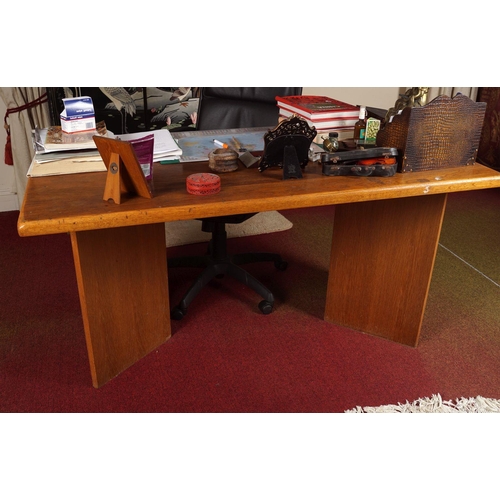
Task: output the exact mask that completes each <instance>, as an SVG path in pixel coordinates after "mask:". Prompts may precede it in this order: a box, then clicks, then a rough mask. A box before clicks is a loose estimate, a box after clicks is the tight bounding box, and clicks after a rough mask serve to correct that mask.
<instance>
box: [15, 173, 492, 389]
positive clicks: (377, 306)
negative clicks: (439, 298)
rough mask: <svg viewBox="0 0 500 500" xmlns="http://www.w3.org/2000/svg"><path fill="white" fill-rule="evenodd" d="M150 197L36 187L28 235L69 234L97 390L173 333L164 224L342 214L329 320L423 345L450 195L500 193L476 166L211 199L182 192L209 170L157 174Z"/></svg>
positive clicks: (70, 182) (291, 184) (267, 176)
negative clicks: (112, 197) (250, 215)
mask: <svg viewBox="0 0 500 500" xmlns="http://www.w3.org/2000/svg"><path fill="white" fill-rule="evenodd" d="M155 167H156V169H155V174H154V182H155V197H154V198H153V199H144V198H131V199H129V200H127V201H125V202H124V203H122V204H120V205H115V204H113V203H109V202H104V201H103V200H102V195H103V191H104V185H105V176H106V174H105V173H86V174H73V175H65V176H53V177H39V178H30V179H29V182H28V186H27V189H26V195H25V198H24V202H23V206H22V208H21V213H20V216H19V222H18V231H19V234H20V235H21V236H36V235H47V234H55V233H65V232H69V233H70V235H71V242H72V248H73V254H74V261H75V270H76V277H77V281H78V288H79V294H80V302H81V308H82V315H83V322H84V327H85V335H86V341H87V348H88V354H89V360H90V367H91V373H92V381H93V384H94V386H95V387H100V386H101V385H103V384H104V383H106V382H107V381H108V380H110V379H111V378H113V377H115V376H116V375H118V374H119V373H120V372H121V371H123V370H124V369H126V368H127V367H129V366H131V365H132V364H133V363H135V362H136V361H137V360H139V359H140V358H141V357H143V356H144V355H146V354H147V353H149V352H150V351H152V350H153V349H155V348H156V347H158V346H159V345H160V344H162V343H163V342H165V341H166V340H167V339H168V338H169V337H170V334H171V330H170V316H169V311H170V305H169V297H168V281H167V280H168V278H167V276H168V275H167V259H166V257H167V256H166V253H167V251H166V244H165V231H164V224H163V223H164V222H166V221H174V220H187V219H196V218H201V217H210V216H217V215H229V214H239V213H246V212H262V211H269V210H284V209H293V208H303V207H314V206H324V205H337V207H336V210H335V219H334V228H333V239H332V252H331V261H330V272H329V280H328V289H327V298H326V306H325V320H327V321H330V322H333V323H337V324H341V325H344V326H348V327H350V328H353V329H355V330H360V331H363V332H366V333H370V334H373V335H378V336H380V337H384V338H386V339H390V340H393V341H396V342H400V343H403V344H406V345H410V346H416V345H417V342H418V337H419V332H420V326H421V323H422V317H423V313H424V309H425V304H426V300H427V293H428V289H429V284H430V280H431V275H432V269H433V266H434V259H435V256H436V251H437V245H438V240H439V234H440V231H441V223H442V220H443V215H444V210H445V205H446V196H447V193H450V192H454V191H467V190H476V189H485V188H492V187H500V172H496V171H495V170H492V169H490V168H487V167H484V166H482V165H479V164H474V165H472V166H467V167H458V168H449V169H445V170H439V171H436V170H431V171H425V172H415V173H405V174H396V175H395V176H394V177H389V178H380V177H373V178H370V177H368V178H361V177H326V176H324V175H322V173H321V166H320V165H319V164H310V165H308V167H307V168H306V170H305V173H304V178H303V179H300V180H297V179H291V180H288V181H282V180H281V175H282V171H281V170H279V169H268V170H267V171H265V172H263V173H262V174H261V173H259V172H258V171H257V170H255V169H241V168H240V169H239V170H238V171H236V172H233V173H229V174H223V175H222V176H221V177H222V190H221V192H220V193H219V194H216V195H213V196H201V197H199V196H193V195H189V194H188V193H187V192H186V188H185V179H186V177H187V176H188V175H190V174H192V173H196V172H202V171H208V167H207V164H206V163H187V164H177V165H175V164H174V165H156V166H155Z"/></svg>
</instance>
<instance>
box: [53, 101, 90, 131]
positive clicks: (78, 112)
mask: <svg viewBox="0 0 500 500" xmlns="http://www.w3.org/2000/svg"><path fill="white" fill-rule="evenodd" d="M62 101H63V104H64V109H63V110H62V113H61V115H60V116H61V129H62V131H63V132H66V133H67V134H74V133H76V132H93V131H95V130H96V125H95V113H94V104H93V102H92V99H91V98H90V97H86V96H85V97H68V98H65V99H63V100H62Z"/></svg>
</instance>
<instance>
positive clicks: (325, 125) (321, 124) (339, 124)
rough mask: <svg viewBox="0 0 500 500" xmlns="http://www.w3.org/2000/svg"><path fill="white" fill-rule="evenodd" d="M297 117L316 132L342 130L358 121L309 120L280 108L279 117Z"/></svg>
mask: <svg viewBox="0 0 500 500" xmlns="http://www.w3.org/2000/svg"><path fill="white" fill-rule="evenodd" d="M293 115H297V116H300V117H301V118H303V119H304V120H305V121H306V122H307V123H308V124H309V126H310V127H316V129H317V130H324V129H330V128H344V127H353V128H354V125H355V123H356V122H357V121H358V118H338V117H335V118H315V119H309V118H307V117H305V116H303V115H301V114H300V113H296V112H294V111H289V110H287V109H283V108H280V116H282V117H283V118H289V117H290V116H293Z"/></svg>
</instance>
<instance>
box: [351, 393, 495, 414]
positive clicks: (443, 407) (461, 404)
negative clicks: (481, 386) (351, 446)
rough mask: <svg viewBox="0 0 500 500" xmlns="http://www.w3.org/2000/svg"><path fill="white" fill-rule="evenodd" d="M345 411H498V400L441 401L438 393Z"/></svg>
mask: <svg viewBox="0 0 500 500" xmlns="http://www.w3.org/2000/svg"><path fill="white" fill-rule="evenodd" d="M345 413H500V400H498V399H489V398H483V397H482V396H477V397H476V398H460V399H456V400H455V401H443V399H442V398H441V395H440V394H434V395H433V396H432V397H430V398H421V399H417V400H416V401H414V402H413V403H409V402H408V401H407V402H406V403H398V404H396V405H385V406H373V407H372V406H365V407H364V408H362V407H361V406H357V407H356V408H353V409H352V410H346V411H345Z"/></svg>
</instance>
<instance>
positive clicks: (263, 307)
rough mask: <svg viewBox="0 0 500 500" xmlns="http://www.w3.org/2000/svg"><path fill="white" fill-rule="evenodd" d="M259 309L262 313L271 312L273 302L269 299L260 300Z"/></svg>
mask: <svg viewBox="0 0 500 500" xmlns="http://www.w3.org/2000/svg"><path fill="white" fill-rule="evenodd" d="M259 309H260V312H261V313H262V314H271V313H272V311H273V304H271V302H268V301H267V300H263V301H261V302H259Z"/></svg>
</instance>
